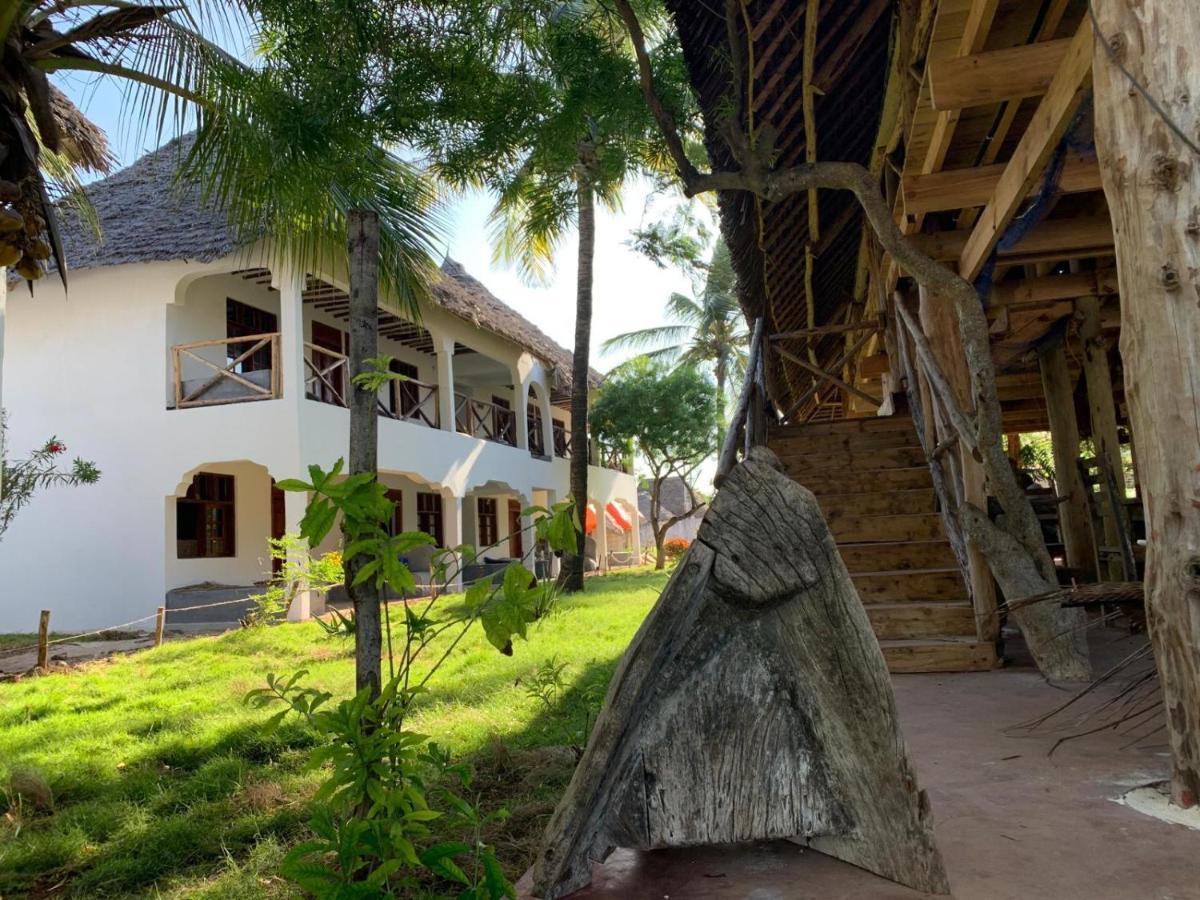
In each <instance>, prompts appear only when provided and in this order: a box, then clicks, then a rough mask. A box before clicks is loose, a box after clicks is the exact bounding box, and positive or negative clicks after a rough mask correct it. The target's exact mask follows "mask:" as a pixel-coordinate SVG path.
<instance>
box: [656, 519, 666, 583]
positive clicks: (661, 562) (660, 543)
mask: <svg viewBox="0 0 1200 900" xmlns="http://www.w3.org/2000/svg"><path fill="white" fill-rule="evenodd" d="M666 543H667V529H665V528H659V527H658V526H657V525H655V526H654V570H655V571H656V572H657V571H660V570H662V569H665V568H666V567H667V554H666V551H665V550H664V549H663V548H664V546H665V545H666Z"/></svg>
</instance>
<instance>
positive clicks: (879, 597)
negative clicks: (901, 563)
mask: <svg viewBox="0 0 1200 900" xmlns="http://www.w3.org/2000/svg"><path fill="white" fill-rule="evenodd" d="M850 579H851V581H853V582H854V586H855V587H856V588H857V589H858V596H859V597H861V598H862V601H863V603H865V604H868V605H870V604H872V603H905V602H917V603H925V602H943V603H945V602H960V601H962V600H965V599H966V597H967V587H966V584H965V583H964V582H963V578H962V574H961V573H960V572H959V571H958V567H957V566H951V567H947V568H941V569H907V570H899V571H895V570H894V571H889V572H878V571H877V572H860V573H858V574H851V576H850Z"/></svg>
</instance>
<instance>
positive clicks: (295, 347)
mask: <svg viewBox="0 0 1200 900" xmlns="http://www.w3.org/2000/svg"><path fill="white" fill-rule="evenodd" d="M273 280H274V281H275V287H276V289H277V290H278V291H279V340H280V343H281V345H282V346H281V347H280V354H279V355H280V360H279V365H280V367H281V371H280V385H281V387H282V389H283V396H285V397H287V398H288V399H289V400H293V401H295V402H296V403H297V404H298V403H299V402H300V401H301V400H303V399H304V340H305V338H304V273H303V272H302V271H300V270H298V269H293V268H291V267H288V268H285V269H283V270H282V271H280V273H279V275H278V277H277V278H275V279H273Z"/></svg>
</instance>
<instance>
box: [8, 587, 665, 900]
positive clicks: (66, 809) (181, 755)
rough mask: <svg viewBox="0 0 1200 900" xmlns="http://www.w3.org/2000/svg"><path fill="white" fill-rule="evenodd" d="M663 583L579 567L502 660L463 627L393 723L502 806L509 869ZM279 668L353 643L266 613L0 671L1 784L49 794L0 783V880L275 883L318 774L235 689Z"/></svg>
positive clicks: (290, 734) (91, 887) (236, 893)
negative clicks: (535, 680) (27, 672)
mask: <svg viewBox="0 0 1200 900" xmlns="http://www.w3.org/2000/svg"><path fill="white" fill-rule="evenodd" d="M664 583H665V575H663V574H662V573H654V572H650V571H644V570H643V571H638V572H632V573H626V574H619V575H610V576H604V577H598V578H591V579H589V580H588V583H587V586H588V590H587V591H586V593H585V594H584V595H583V596H582V597H578V598H576V597H569V598H562V599H560V601H559V605H558V607H557V608H556V609H555V611H554V612H552V613H551V614H550V615H549V616H548V617H546V618H545V619H543V620H542V621H540V622H539V623H537V625H536V626H534V627H533V628H532V629H531V631H530V634H529V641H528V642H517V644H516V647H515V652H514V654H513V655H512V656H511V657H507V656H503V655H501V654H499V653H498V652H496V650H495V649H494V648H492V647H491V645H490V644H488V643H487V641H486V640H485V639H484V637H483V634H482V631H481V630H479V629H475V630H473V631H472V633H471V634H470V635H468V637H467V638H466V639H464V640H463V641H462V642H461V643H460V644H459V645H458V647H456V648H455V650H454V651H453V652H452V654H451V655H450V657H449V658H448V659H447V661H446V663H445V665H444V667H443V668H442V670H441V671H440V672H439V673H438V674H437V675H436V676H435V677H434V679H433V680H432V681H431V682H430V687H431V691H430V693H429V694H428V695H427V697H426V698H425V699H424V700H423V701H422V705H421V708H420V710H419V712H418V713H417V714H416V715H415V716H414V718H413V720H412V726H413V728H414V729H415V730H418V731H420V732H422V733H425V734H429V735H430V736H432V737H433V738H434V739H435V740H437V741H438V742H440V743H441V744H443V746H446V747H448V748H450V749H451V751H452V752H453V753H454V754H455V755H457V756H458V757H460V758H464V759H467V760H469V761H470V762H472V764H473V765H474V767H475V769H476V771H477V773H478V782H477V790H478V791H479V792H480V793H481V794H482V797H483V801H484V805H485V807H487V808H489V809H495V808H498V807H499V806H504V807H506V808H507V809H508V810H509V811H510V813H511V815H510V817H509V818H508V819H507V820H506V821H504V822H503V823H502V824H499V825H497V826H495V830H494V832H493V833H491V834H489V835H488V836H487V837H488V839H489V840H490V841H491V842H492V843H494V844H495V845H496V846H497V852H498V855H499V856H500V859H501V861H502V862H503V863H504V864H505V867H506V868H507V869H508V871H509V873H510V875H511V876H513V877H514V878H515V877H516V876H517V875H519V874H520V872H521V871H523V870H524V868H525V867H526V866H527V865H528V864H529V862H530V857H531V853H532V849H533V847H534V845H535V843H536V840H537V838H538V837H539V836H540V832H541V829H542V828H543V827H544V824H545V821H546V818H547V817H548V816H549V813H550V812H551V810H552V809H553V806H554V803H555V801H556V799H557V797H558V795H559V794H560V793H561V791H562V789H563V787H564V786H565V784H566V780H567V779H568V778H569V777H570V772H571V768H572V766H573V763H574V754H573V753H572V752H571V751H570V750H569V749H566V748H568V747H570V746H571V745H573V744H578V743H579V741H580V735H581V734H582V732H583V729H584V728H585V723H586V722H587V721H588V720H589V719H590V718H594V716H595V713H596V710H597V709H598V707H599V703H600V700H601V699H602V698H603V691H604V688H605V687H606V685H607V683H608V680H609V678H610V677H611V676H612V672H613V669H614V667H615V666H616V663H617V661H618V659H619V658H620V655H621V653H622V652H623V651H624V649H625V647H626V646H627V645H628V643H629V641H630V639H631V638H632V637H633V634H634V632H635V631H636V630H637V627H638V625H639V624H640V623H641V621H642V619H643V618H644V617H645V615H646V613H647V612H648V611H649V609H650V607H651V605H652V604H653V603H654V600H655V599H656V598H657V596H658V592H659V591H660V590H661V589H662V587H663V585H664ZM429 658H435V657H434V655H433V654H430V656H429ZM551 660H557V661H558V662H560V663H566V664H567V668H566V670H565V672H564V681H565V684H564V685H563V687H562V689H561V690H560V691H557V692H552V696H550V697H549V698H547V700H543V699H539V698H538V697H536V696H534V695H532V694H530V693H529V691H528V689H527V686H528V682H529V679H530V676H531V675H532V674H533V673H534V672H535V671H537V670H538V668H539V667H540V666H542V665H543V664H545V663H547V662H549V661H551ZM298 669H307V670H308V672H309V675H308V677H307V679H306V682H307V683H309V684H311V685H313V686H317V687H323V688H325V689H327V690H330V691H332V692H334V694H335V695H337V696H345V695H347V694H348V693H349V692H350V691H351V690H352V686H353V677H354V672H353V647H352V645H351V644H350V643H349V642H346V641H345V640H343V639H340V638H328V637H326V636H325V635H324V632H322V631H321V629H320V628H318V626H317V625H316V624H314V623H304V624H299V625H279V626H275V627H272V628H262V629H251V630H243V631H235V632H230V633H228V634H225V635H221V636H219V637H207V638H193V639H187V640H178V641H175V642H169V643H167V644H166V645H165V646H163V647H161V648H159V649H156V650H147V651H144V652H140V653H137V654H134V655H131V656H126V657H121V658H117V659H114V660H111V661H105V662H98V663H93V664H90V665H88V666H86V667H84V668H81V669H78V670H75V671H73V672H70V673H67V674H57V675H50V676H47V677H44V678H35V679H29V680H25V681H21V682H18V683H15V684H0V786H8V785H10V783H13V781H12V780H13V778H14V777H15V779H16V783H21V782H22V781H26V782H29V781H31V780H32V782H33V784H34V785H35V786H36V784H37V783H38V780H39V779H41V780H44V782H45V783H46V784H47V785H48V786H49V789H50V792H51V794H52V800H51V801H50V802H51V803H52V806H49V807H44V808H37V806H38V805H37V804H36V803H30V802H22V803H21V804H20V806H17V805H14V804H13V802H12V799H11V798H12V792H11V791H8V792H7V794H8V797H9V799H8V800H6V799H5V797H4V796H3V795H0V811H2V810H4V808H5V806H6V805H7V807H8V808H7V813H6V815H5V817H4V819H0V897H4V898H11V897H20V896H42V895H50V894H52V895H53V896H76V897H92V896H121V897H127V896H142V895H149V896H155V897H189V898H190V897H230V898H232V897H238V898H243V897H280V896H291V895H292V893H293V892H292V889H291V888H290V886H289V885H287V884H286V883H284V882H282V881H281V880H280V879H279V878H278V877H276V875H275V869H276V866H277V864H278V862H279V859H280V858H281V857H282V855H283V853H285V852H286V849H287V847H288V846H289V845H290V844H292V843H294V842H295V841H297V840H299V839H300V838H301V837H303V835H304V830H305V826H304V823H305V821H306V820H307V809H306V803H307V798H308V797H309V796H310V795H311V793H312V791H314V790H315V788H316V785H317V784H318V783H319V782H320V780H321V775H320V773H319V772H314V771H311V770H309V769H308V768H307V767H306V766H305V761H306V757H307V749H308V748H309V747H311V746H312V743H313V736H312V735H311V734H310V733H309V732H308V731H307V730H306V728H305V727H304V726H302V725H301V724H300V723H298V722H296V721H292V720H289V722H288V724H286V725H285V726H283V727H282V728H280V729H278V730H277V731H275V732H273V733H270V734H267V733H265V732H264V729H263V728H262V727H261V725H262V722H263V721H265V719H266V718H267V717H268V716H269V715H270V712H271V711H270V710H267V711H264V710H252V709H249V708H248V707H246V706H245V705H243V703H242V698H243V696H244V695H245V693H246V692H247V691H249V690H251V689H253V688H256V687H260V686H262V685H263V683H264V676H265V675H266V673H267V672H276V673H281V674H282V673H291V672H294V671H296V670H298ZM29 773H32V778H31V776H30V774H29ZM24 793H25V794H31V793H32V794H36V793H37V792H36V790H28V789H27V790H26V791H24ZM46 799H50V798H46Z"/></svg>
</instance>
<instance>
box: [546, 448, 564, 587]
mask: <svg viewBox="0 0 1200 900" xmlns="http://www.w3.org/2000/svg"><path fill="white" fill-rule="evenodd" d="M550 452H551V453H552V454H553V453H554V450H553V448H551V450H550ZM557 502H558V491H552V490H548V491H546V508H547V509H554V504H555V503H557ZM546 565H547V569H546V574H547V575H548V576H549V577H550V578H557V577H558V573H559V570H560V569H561V568H562V560H560V559H559V558H558V556H557V555H556V553H555V551H554V550H553V549H551V550H550V557H549V559H547V560H546Z"/></svg>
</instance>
